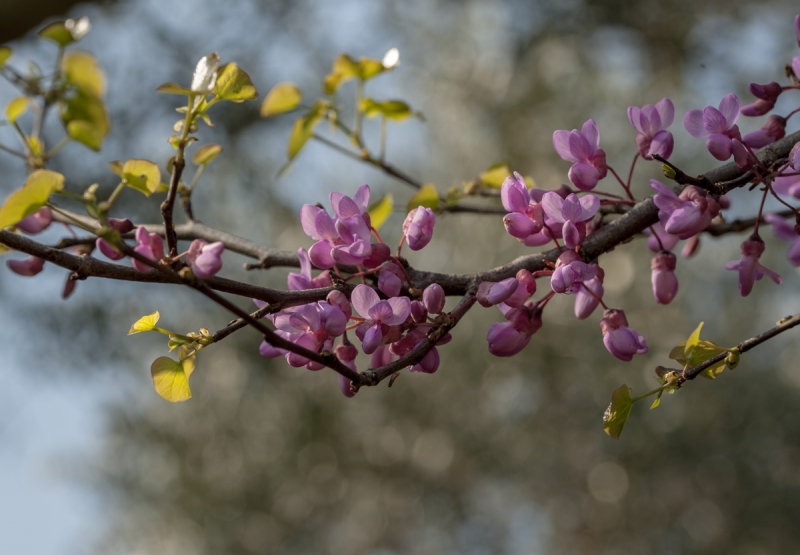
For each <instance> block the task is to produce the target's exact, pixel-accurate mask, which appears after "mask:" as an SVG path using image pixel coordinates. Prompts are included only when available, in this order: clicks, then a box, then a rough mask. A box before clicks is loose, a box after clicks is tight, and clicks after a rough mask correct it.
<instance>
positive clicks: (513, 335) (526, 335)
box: [486, 303, 542, 357]
mask: <svg viewBox="0 0 800 555" xmlns="http://www.w3.org/2000/svg"><path fill="white" fill-rule="evenodd" d="M500 307H501V310H502V311H503V314H504V316H505V318H506V321H505V322H495V323H493V324H492V325H491V326H490V327H489V333H488V334H487V336H486V340H487V341H488V342H489V352H490V353H492V354H493V355H494V356H498V357H510V356H513V355H515V354H517V353H519V352H520V351H521V350H522V349H524V348H525V346H526V345H527V344H528V343H529V342H530V340H531V336H533V334H534V333H536V332H537V331H539V328H541V327H542V309H541V308H539V307H538V306H533V305H530V304H529V303H526V304H525V305H524V306H522V307H520V308H510V307H507V306H504V305H500Z"/></svg>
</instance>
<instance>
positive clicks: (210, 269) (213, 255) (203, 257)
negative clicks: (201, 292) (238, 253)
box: [186, 239, 225, 279]
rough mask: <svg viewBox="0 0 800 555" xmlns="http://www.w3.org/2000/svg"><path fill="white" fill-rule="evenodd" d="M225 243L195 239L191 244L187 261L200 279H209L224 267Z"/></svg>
mask: <svg viewBox="0 0 800 555" xmlns="http://www.w3.org/2000/svg"><path fill="white" fill-rule="evenodd" d="M224 250H225V243H222V242H220V241H216V242H214V243H208V242H207V241H204V240H203V239H195V240H194V241H192V244H191V245H189V253H188V254H187V255H186V263H187V264H189V266H191V267H192V272H193V273H194V275H195V276H197V277H198V278H200V279H208V278H210V277H212V276H213V275H215V274H216V273H217V272H219V271H220V270H221V269H222V252H223V251H224Z"/></svg>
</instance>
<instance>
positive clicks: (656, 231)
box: [644, 223, 680, 252]
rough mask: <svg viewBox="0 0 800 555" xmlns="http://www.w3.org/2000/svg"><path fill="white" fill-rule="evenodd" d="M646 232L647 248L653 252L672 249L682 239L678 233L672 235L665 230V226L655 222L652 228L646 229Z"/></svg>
mask: <svg viewBox="0 0 800 555" xmlns="http://www.w3.org/2000/svg"><path fill="white" fill-rule="evenodd" d="M644 233H645V234H646V235H647V248H648V249H650V250H651V251H653V252H661V251H662V250H668V251H671V250H673V249H674V248H675V246H676V245H677V244H678V241H680V239H679V238H678V236H677V235H671V234H669V233H667V232H666V231H664V226H662V225H661V224H660V223H657V224H653V225H652V226H651V227H650V228H648V229H645V230H644ZM659 241H660V242H659Z"/></svg>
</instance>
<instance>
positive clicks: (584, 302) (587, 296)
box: [575, 264, 605, 320]
mask: <svg viewBox="0 0 800 555" xmlns="http://www.w3.org/2000/svg"><path fill="white" fill-rule="evenodd" d="M593 266H594V267H595V276H594V277H593V278H592V279H590V280H589V281H584V282H583V283H581V284H580V285H579V286H578V291H577V292H576V294H575V317H576V318H577V319H578V320H584V319H586V318H588V317H589V316H591V314H592V312H594V311H595V309H596V308H597V306H598V305H599V304H600V299H602V298H603V294H604V293H605V290H604V289H603V279H604V278H605V272H604V271H603V269H602V268H601V267H600V266H598V265H597V264H594V265H593ZM590 291H591V292H590ZM592 293H594V294H592Z"/></svg>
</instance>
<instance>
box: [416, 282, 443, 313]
mask: <svg viewBox="0 0 800 555" xmlns="http://www.w3.org/2000/svg"><path fill="white" fill-rule="evenodd" d="M444 301H445V295H444V289H442V286H441V285H439V284H438V283H431V284H430V285H429V286H427V287H426V288H425V290H424V291H423V292H422V303H423V304H424V305H425V309H426V310H427V311H428V312H430V313H432V314H441V313H442V310H444Z"/></svg>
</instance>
